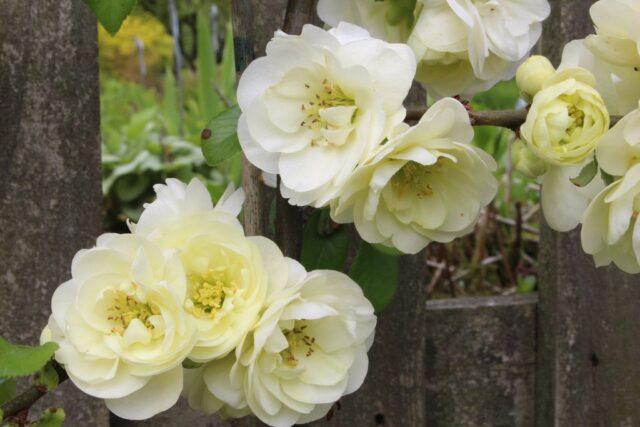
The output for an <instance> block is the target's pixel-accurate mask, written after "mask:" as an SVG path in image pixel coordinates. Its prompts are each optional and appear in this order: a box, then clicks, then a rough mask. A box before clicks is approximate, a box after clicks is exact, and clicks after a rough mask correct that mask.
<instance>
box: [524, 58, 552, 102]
mask: <svg viewBox="0 0 640 427" xmlns="http://www.w3.org/2000/svg"><path fill="white" fill-rule="evenodd" d="M555 72H556V70H555V68H553V65H551V62H549V60H548V59H547V58H545V57H544V56H540V55H534V56H532V57H530V58H529V59H527V60H526V61H525V62H524V63H523V64H522V65H521V66H520V67H519V68H518V71H517V73H516V84H517V85H518V89H520V93H521V94H522V96H523V97H524V98H525V100H526V101H528V102H531V100H532V99H533V97H534V96H535V94H536V93H538V92H539V91H540V90H541V89H542V86H543V85H544V82H545V81H546V80H547V79H549V78H550V77H551V76H553V75H554V74H555Z"/></svg>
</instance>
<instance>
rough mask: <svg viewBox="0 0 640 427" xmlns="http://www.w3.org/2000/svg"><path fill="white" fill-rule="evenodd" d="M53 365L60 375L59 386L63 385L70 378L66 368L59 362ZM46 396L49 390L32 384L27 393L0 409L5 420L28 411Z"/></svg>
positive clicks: (21, 394)
mask: <svg viewBox="0 0 640 427" xmlns="http://www.w3.org/2000/svg"><path fill="white" fill-rule="evenodd" d="M52 364H53V367H54V369H55V370H56V372H57V373H58V384H60V383H62V382H63V381H65V380H66V379H67V378H69V376H68V375H67V372H66V371H65V370H64V368H63V367H62V366H61V365H60V364H58V362H56V361H55V360H54V361H52ZM45 394H47V388H46V387H44V386H40V385H36V384H35V383H34V384H31V385H30V386H29V388H27V389H26V390H25V391H23V392H22V393H20V394H19V395H17V396H16V397H14V398H13V399H11V400H9V401H8V402H5V403H4V404H3V405H2V406H1V407H0V409H2V412H3V414H4V417H5V418H6V417H13V416H15V415H17V414H18V413H20V412H22V411H26V410H28V409H29V408H31V406H33V404H34V403H36V402H37V401H38V400H40V398H41V397H42V396H44V395H45Z"/></svg>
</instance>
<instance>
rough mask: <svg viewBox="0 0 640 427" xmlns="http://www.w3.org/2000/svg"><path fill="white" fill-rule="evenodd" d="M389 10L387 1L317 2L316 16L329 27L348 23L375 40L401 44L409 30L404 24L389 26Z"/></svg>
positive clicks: (347, 0)
mask: <svg viewBox="0 0 640 427" xmlns="http://www.w3.org/2000/svg"><path fill="white" fill-rule="evenodd" d="M390 9H391V4H390V2H388V1H377V0H319V1H318V16H319V17H320V19H322V21H323V22H324V23H326V24H327V25H329V26H331V27H337V26H338V24H340V22H350V23H352V24H355V25H358V26H360V27H362V28H364V29H366V30H367V31H368V32H369V33H370V34H371V36H372V37H375V38H377V39H382V40H386V41H388V42H393V43H397V42H403V41H405V40H406V39H407V37H408V36H409V28H408V27H407V25H406V23H402V24H398V25H391V24H390V23H389V20H388V19H387V15H388V13H389V11H390Z"/></svg>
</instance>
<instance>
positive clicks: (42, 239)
mask: <svg viewBox="0 0 640 427" xmlns="http://www.w3.org/2000/svg"><path fill="white" fill-rule="evenodd" d="M0 10H2V12H1V13H0V76H1V77H0V147H2V149H1V150H0V230H1V231H0V265H1V268H0V313H2V320H0V335H1V336H3V337H5V338H7V339H9V340H11V341H14V342H19V343H26V344H36V343H37V342H38V340H39V335H40V331H41V330H42V328H43V327H44V325H45V324H46V322H47V319H48V317H49V313H50V311H51V308H50V301H51V295H52V293H53V290H54V289H55V288H56V287H57V286H58V285H59V284H60V283H62V282H63V281H65V280H68V279H69V277H70V271H69V270H70V265H71V259H72V257H73V255H74V254H75V252H76V251H77V250H79V249H81V248H83V247H89V246H91V245H93V244H94V239H95V237H96V236H97V235H98V234H99V233H100V224H101V220H100V216H101V215H100V211H101V206H102V196H101V185H100V180H101V176H100V108H99V87H98V49H97V47H98V46H97V30H96V23H95V18H94V17H93V15H92V14H91V13H90V12H89V10H88V8H87V7H86V6H85V5H84V4H83V2H82V1H81V0H39V1H23V0H1V1H0ZM47 406H62V407H64V409H65V410H66V412H67V419H68V422H67V423H68V424H69V425H92V426H105V425H106V424H107V418H108V416H107V411H106V408H104V406H103V404H102V402H100V401H98V400H96V399H92V398H90V397H88V396H86V395H83V394H82V393H81V392H80V391H79V390H77V389H75V387H74V386H73V385H72V384H71V383H70V382H69V383H67V384H64V385H62V386H61V387H60V389H59V390H58V391H56V392H55V393H54V394H53V395H50V396H47V397H46V398H44V399H43V401H42V402H40V403H39V404H38V405H37V406H36V407H34V410H33V411H32V415H35V416H37V413H38V411H39V410H42V409H43V408H44V407H47Z"/></svg>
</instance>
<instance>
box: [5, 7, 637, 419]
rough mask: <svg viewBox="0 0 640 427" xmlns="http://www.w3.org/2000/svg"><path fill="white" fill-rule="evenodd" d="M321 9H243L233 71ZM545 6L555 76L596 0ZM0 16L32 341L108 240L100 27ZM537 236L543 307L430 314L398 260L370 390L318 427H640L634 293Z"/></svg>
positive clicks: (451, 306)
mask: <svg viewBox="0 0 640 427" xmlns="http://www.w3.org/2000/svg"><path fill="white" fill-rule="evenodd" d="M287 3H288V4H287ZM313 3H314V2H313V1H312V0H299V1H295V0H294V1H290V2H287V1H286V0H233V19H234V26H235V33H236V36H235V43H236V58H237V63H238V64H237V65H238V70H239V71H240V72H241V71H242V69H244V67H246V65H247V64H248V63H249V62H250V61H251V60H252V59H253V58H255V57H257V56H260V55H262V54H263V52H264V46H265V44H266V42H267V41H268V39H269V38H270V37H271V35H272V34H273V31H274V30H276V29H277V28H285V29H286V30H288V31H291V32H297V31H299V29H300V28H301V25H302V24H303V23H304V22H306V21H309V20H311V19H312V18H313V13H312V11H313ZM551 3H552V8H553V13H552V17H551V18H550V19H549V21H548V22H547V24H546V25H545V30H544V36H543V41H542V44H541V45H542V50H543V52H544V53H545V54H546V55H547V56H549V57H550V58H552V60H553V61H554V62H555V63H558V61H559V57H560V52H561V49H562V47H563V45H564V43H565V42H567V41H569V40H571V39H574V38H579V37H583V36H584V35H585V34H587V33H589V32H591V31H592V25H591V23H590V20H589V18H588V8H589V5H590V4H591V3H592V1H588V0H551ZM0 11H1V13H0V149H1V151H0V230H1V231H0V266H1V268H0V313H2V317H1V320H0V335H1V336H3V337H7V338H9V339H10V340H13V341H17V342H25V343H34V342H36V341H37V337H38V332H39V330H40V328H41V327H42V326H43V325H44V324H45V322H46V319H47V315H48V310H49V308H48V307H49V303H48V301H49V299H50V297H51V294H52V292H53V289H54V288H55V287H56V286H57V285H58V284H59V283H61V282H62V281H63V280H65V279H66V278H67V276H68V269H69V264H70V260H71V257H72V256H73V254H74V252H75V251H76V250H77V249H78V248H81V247H86V246H88V245H90V244H91V242H92V239H93V238H94V237H95V236H97V235H98V234H99V228H100V206H101V203H100V172H99V171H100V160H99V159H100V145H99V111H98V69H97V50H96V26H95V21H94V19H93V17H92V16H91V15H90V14H89V12H88V10H87V9H86V8H85V7H84V5H83V4H82V2H81V0H55V1H54V0H38V1H24V0H0ZM293 12H295V13H293ZM639 25H640V23H639ZM417 98H420V96H417ZM244 178H245V190H246V192H247V204H246V206H245V226H246V228H247V231H248V233H249V234H268V226H267V222H268V212H269V205H270V202H271V200H272V198H273V197H275V194H274V192H273V191H272V190H270V189H268V188H267V187H265V186H264V185H263V184H262V183H261V180H260V174H259V172H258V171H257V170H256V169H255V168H253V167H252V166H251V165H250V164H248V163H246V164H245V173H244ZM277 205H278V212H279V216H280V218H283V219H282V220H280V221H279V223H278V224H277V236H276V237H277V239H278V241H279V242H280V243H281V246H282V247H283V250H284V251H285V252H286V253H287V254H289V255H293V256H295V255H296V254H297V252H298V251H299V248H300V238H301V235H300V230H301V225H302V221H303V220H302V218H303V216H302V213H301V212H300V211H299V210H297V209H294V208H291V207H289V206H288V205H287V204H286V203H283V202H282V201H281V200H280V201H278V203H277ZM541 238H542V241H541V246H542V248H541V252H542V255H541V268H540V281H539V283H540V289H539V295H536V294H534V295H527V296H510V297H491V298H469V299H467V298H464V299H454V300H447V301H429V302H426V285H425V276H426V271H425V269H426V266H425V263H424V254H419V255H416V256H412V257H403V258H402V259H401V260H400V261H399V262H400V263H401V270H400V271H401V276H402V277H401V283H400V285H399V289H398V295H397V297H396V299H395V300H394V301H393V303H392V304H391V306H390V307H389V309H388V310H387V311H385V312H384V313H383V314H382V315H381V316H380V318H379V326H378V330H377V334H376V341H375V344H374V346H373V348H372V350H371V354H370V356H371V363H370V371H369V376H368V378H367V380H366V382H365V384H364V386H363V387H362V389H361V390H359V391H358V392H357V393H355V394H354V395H352V396H348V397H345V398H344V399H343V400H342V402H341V407H342V409H340V410H339V411H337V412H336V413H335V415H334V417H333V419H332V420H331V421H329V422H325V421H323V422H318V423H316V424H318V425H325V424H328V425H336V426H350V427H353V426H370V425H374V426H375V425H378V426H381V425H384V426H422V425H429V426H532V425H537V426H635V425H640V328H638V327H637V324H638V323H639V321H640V283H639V282H640V281H639V280H638V279H637V278H633V277H631V276H628V275H625V274H623V273H621V272H619V271H617V270H615V269H600V270H596V269H595V268H594V267H593V263H592V261H591V259H590V258H589V257H587V256H585V255H584V254H583V253H582V251H581V249H580V243H579V239H578V236H577V234H576V233H575V232H574V233H569V234H563V235H561V234H558V233H554V232H552V231H551V230H550V229H549V228H548V227H546V226H544V225H543V231H542V237H541ZM62 393H64V396H63V397H62ZM51 404H56V405H63V406H64V407H65V408H66V409H67V412H68V413H69V417H70V421H69V423H68V425H82V426H84V425H92V426H93V425H96V426H107V425H112V426H116V425H118V426H142V425H149V426H184V425H191V426H205V425H212V426H220V425H229V424H231V425H238V426H249V425H259V423H258V422H257V421H255V420H240V421H234V422H231V423H224V422H221V421H219V420H217V419H215V418H213V417H206V416H203V415H200V414H196V413H194V412H193V411H191V410H189V409H188V408H187V407H186V405H185V404H184V403H181V404H180V405H179V406H177V407H176V408H173V409H172V410H170V411H168V412H166V413H164V414H160V415H159V416H157V417H155V418H154V419H152V420H149V421H146V422H129V421H125V420H120V419H117V418H114V417H112V418H111V419H110V420H109V417H108V414H107V411H106V410H105V409H104V407H103V406H102V405H101V404H100V403H99V402H97V401H95V400H93V399H90V398H87V397H82V396H80V394H79V393H78V392H73V387H71V384H66V385H65V386H64V387H63V390H61V391H60V392H59V393H56V396H54V398H53V400H51V399H50V400H47V401H46V402H43V403H42V405H51Z"/></svg>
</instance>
